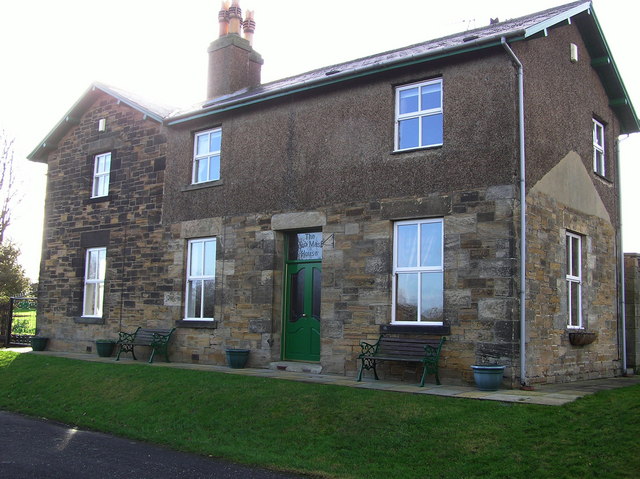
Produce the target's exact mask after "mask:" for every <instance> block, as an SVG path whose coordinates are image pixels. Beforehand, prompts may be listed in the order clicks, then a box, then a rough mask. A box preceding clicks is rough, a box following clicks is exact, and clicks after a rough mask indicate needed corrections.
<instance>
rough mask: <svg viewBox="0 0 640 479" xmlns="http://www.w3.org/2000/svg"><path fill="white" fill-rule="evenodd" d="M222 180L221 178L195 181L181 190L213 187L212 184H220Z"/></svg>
mask: <svg viewBox="0 0 640 479" xmlns="http://www.w3.org/2000/svg"><path fill="white" fill-rule="evenodd" d="M222 185H224V182H223V181H222V180H215V181H205V182H204V183H196V184H193V185H187V186H184V187H183V188H182V191H183V192H185V191H193V190H201V189H203V188H213V187H214V186H222Z"/></svg>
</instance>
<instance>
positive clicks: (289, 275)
mask: <svg viewBox="0 0 640 479" xmlns="http://www.w3.org/2000/svg"><path fill="white" fill-rule="evenodd" d="M298 236H301V235H298ZM307 236H309V234H307ZM292 256H293V255H292ZM314 259H315V258H314ZM321 288H322V263H321V261H309V260H298V259H294V260H289V261H287V267H286V290H285V312H284V347H283V359H285V360H293V361H320V292H321Z"/></svg>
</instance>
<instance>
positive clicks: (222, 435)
mask: <svg viewBox="0 0 640 479" xmlns="http://www.w3.org/2000/svg"><path fill="white" fill-rule="evenodd" d="M0 384H2V386H1V387H0V409H3V410H11V411H17V412H21V413H25V414H29V415H33V416H41V417H47V418H50V419H54V420H57V421H61V422H64V423H67V424H72V425H76V426H79V427H83V428H91V429H96V430H100V431H106V432H110V433H114V434H118V435H121V436H126V437H130V438H133V439H138V440H143V441H149V442H152V443H158V444H164V445H168V446H170V447H172V448H175V449H179V450H183V451H190V452H195V453H198V454H202V455H211V456H217V457H224V458H226V459H229V460H232V461H237V462H241V463H246V464H258V465H262V466H266V467H271V468H277V469H284V470H291V471H299V472H305V473H311V474H317V475H321V476H325V477H340V478H384V479H388V478H394V479H396V478H424V477H435V478H464V477H483V478H485V477H489V478H492V477H495V478H527V479H530V478H536V479H538V478H588V477H598V478H602V477H612V478H614V477H615V478H621V477H637V474H638V471H640V454H638V437H640V385H639V386H634V387H629V388H624V389H618V390H613V391H607V392H602V393H598V394H596V395H594V396H589V397H586V398H583V399H580V400H578V401H576V402H574V403H572V404H568V405H566V406H563V407H549V406H536V405H524V404H510V403H509V404H507V403H499V402H493V401H474V400H465V399H454V398H442V397H436V396H425V395H411V394H401V393H393V392H384V391H371V390H363V389H353V388H346V387H339V386H328V385H316V384H306V383H297V382H291V381H283V380H274V379H264V378H254V377H244V376H240V375H231V374H222V373H214V372H204V371H190V370H175V369H169V368H154V367H148V366H146V365H130V364H105V363H91V362H84V361H74V360H69V359H62V358H55V357H49V356H40V355H31V354H17V353H12V352H0Z"/></svg>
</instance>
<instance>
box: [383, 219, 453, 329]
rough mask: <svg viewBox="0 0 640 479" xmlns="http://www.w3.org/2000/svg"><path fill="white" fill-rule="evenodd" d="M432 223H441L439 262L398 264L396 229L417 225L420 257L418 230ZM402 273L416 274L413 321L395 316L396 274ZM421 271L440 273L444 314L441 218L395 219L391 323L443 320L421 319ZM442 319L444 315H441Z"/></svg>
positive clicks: (435, 323)
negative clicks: (427, 264) (416, 306)
mask: <svg viewBox="0 0 640 479" xmlns="http://www.w3.org/2000/svg"><path fill="white" fill-rule="evenodd" d="M430 223H431V224H433V223H439V224H440V225H441V231H442V236H441V238H440V251H439V255H440V264H438V265H431V266H420V265H419V264H418V265H416V266H403V267H400V266H398V248H399V246H400V245H399V243H400V242H399V235H398V229H399V227H401V226H403V225H418V236H417V240H418V241H417V245H416V248H417V249H416V257H417V261H418V262H419V259H418V258H421V253H422V252H421V241H420V231H421V228H422V225H425V224H430ZM403 273H410V274H411V273H416V274H417V276H418V289H417V293H418V298H417V305H418V308H417V311H416V320H415V321H399V320H397V318H396V308H397V304H396V303H397V288H398V275H399V274H403ZM422 273H440V274H441V275H442V285H441V290H442V302H441V304H442V309H443V311H442V313H443V315H444V220H443V219H442V218H432V219H419V220H406V221H396V222H395V223H394V226H393V302H392V305H393V306H392V307H393V309H392V314H391V322H392V324H405V325H414V326H416V325H420V326H441V325H442V324H443V321H442V320H440V321H422V320H421V312H420V305H421V300H422ZM443 319H444V317H443Z"/></svg>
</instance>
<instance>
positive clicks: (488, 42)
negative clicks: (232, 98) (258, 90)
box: [165, 36, 523, 126]
mask: <svg viewBox="0 0 640 479" xmlns="http://www.w3.org/2000/svg"><path fill="white" fill-rule="evenodd" d="M501 38H502V36H500V38H497V37H494V38H488V39H482V40H481V41H479V42H477V43H476V44H473V43H472V42H470V44H471V45H472V46H469V47H467V48H460V47H459V46H455V47H452V48H450V49H446V50H441V51H440V52H437V53H435V52H430V53H429V54H427V55H425V56H422V57H419V58H414V59H411V60H404V61H400V62H398V63H393V64H388V65H385V66H383V67H377V68H372V69H367V70H360V71H357V72H353V73H348V74H344V75H339V74H338V75H334V76H331V77H330V78H329V79H323V80H318V81H315V82H313V83H309V84H307V85H304V84H301V85H299V86H292V87H289V88H287V89H283V90H281V91H278V92H273V93H265V94H264V95H262V96H256V97H253V98H249V99H246V100H238V101H237V102H233V103H230V104H228V105H222V106H220V107H218V108H212V109H211V110H207V111H202V112H199V113H195V114H193V113H191V114H187V115H185V116H182V117H176V118H174V119H167V120H165V124H166V125H168V126H174V125H178V124H180V123H186V122H190V121H193V120H197V119H199V118H206V117H208V116H212V115H217V114H219V113H224V112H227V111H231V110H237V109H239V108H244V107H247V106H250V105H255V104H258V103H262V102H265V101H268V100H274V99H277V98H281V97H284V96H288V95H293V94H295V93H301V92H306V91H309V90H315V89H317V88H322V87H326V86H329V85H333V84H336V83H342V82H345V81H349V80H354V79H358V78H362V77H366V76H370V75H376V74H379V73H383V72H387V71H390V70H396V69H398V68H405V67H408V66H412V65H417V64H420V63H426V62H431V61H434V60H440V59H443V58H448V57H451V56H455V55H460V54H463V53H469V52H474V51H478V50H484V49H487V48H492V47H497V46H500V45H501ZM522 39H523V37H522V36H517V37H512V38H511V41H518V40H522Z"/></svg>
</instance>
